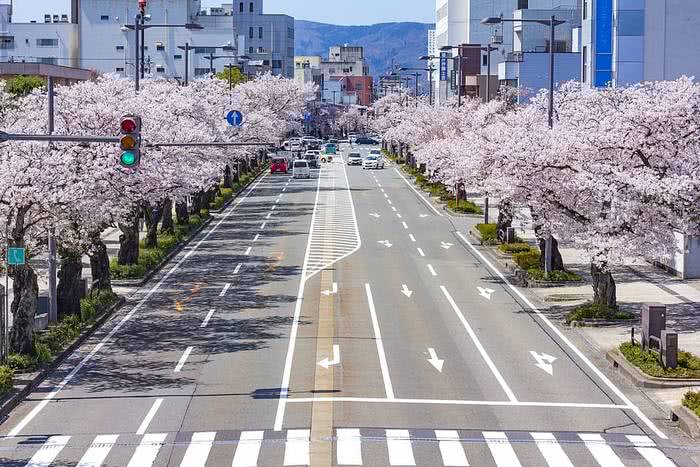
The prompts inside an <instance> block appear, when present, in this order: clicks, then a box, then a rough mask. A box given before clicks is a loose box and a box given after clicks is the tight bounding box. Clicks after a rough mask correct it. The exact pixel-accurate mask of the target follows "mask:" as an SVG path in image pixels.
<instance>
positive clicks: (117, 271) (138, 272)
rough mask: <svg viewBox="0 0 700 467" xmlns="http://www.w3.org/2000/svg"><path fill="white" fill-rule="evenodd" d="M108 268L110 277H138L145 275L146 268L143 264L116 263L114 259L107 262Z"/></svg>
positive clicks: (122, 278) (119, 278)
mask: <svg viewBox="0 0 700 467" xmlns="http://www.w3.org/2000/svg"><path fill="white" fill-rule="evenodd" d="M109 270H110V273H111V274H112V279H116V280H124V279H138V278H141V277H143V276H145V275H146V268H145V266H144V265H143V264H118V263H117V260H116V259H113V260H111V261H110V262H109Z"/></svg>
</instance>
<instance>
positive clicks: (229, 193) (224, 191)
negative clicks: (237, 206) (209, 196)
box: [219, 188, 233, 201]
mask: <svg viewBox="0 0 700 467" xmlns="http://www.w3.org/2000/svg"><path fill="white" fill-rule="evenodd" d="M219 191H220V192H221V197H222V198H224V200H226V201H228V200H230V199H231V198H233V188H221V189H220V190H219Z"/></svg>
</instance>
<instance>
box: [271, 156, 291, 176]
mask: <svg viewBox="0 0 700 467" xmlns="http://www.w3.org/2000/svg"><path fill="white" fill-rule="evenodd" d="M287 170H288V167H287V159H272V164H270V173H271V174H273V173H275V172H282V173H287Z"/></svg>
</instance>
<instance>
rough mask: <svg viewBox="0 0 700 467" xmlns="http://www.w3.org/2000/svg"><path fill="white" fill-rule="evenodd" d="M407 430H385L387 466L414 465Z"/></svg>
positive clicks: (414, 461)
mask: <svg viewBox="0 0 700 467" xmlns="http://www.w3.org/2000/svg"><path fill="white" fill-rule="evenodd" d="M410 436H411V435H410V434H409V433H408V430H386V445H387V449H388V450H389V464H391V465H416V460H415V459H414V458H413V449H412V448H411V438H410Z"/></svg>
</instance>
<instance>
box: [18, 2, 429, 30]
mask: <svg viewBox="0 0 700 467" xmlns="http://www.w3.org/2000/svg"><path fill="white" fill-rule="evenodd" d="M123 1H132V2H134V3H136V1H137V0H123ZM230 1H231V0H228V2H227V1H226V0H223V3H230ZM221 3H222V0H203V1H202V4H203V5H204V6H218V5H221ZM264 8H265V12H266V13H286V14H288V15H292V16H294V17H295V18H297V19H306V20H311V21H319V22H323V23H332V24H374V23H385V22H394V21H420V22H424V23H432V22H434V21H435V0H265V6H264ZM14 10H15V12H14V17H13V20H14V21H15V22H17V23H20V22H27V21H29V20H31V19H35V20H43V18H44V13H52V14H54V13H56V14H61V13H70V0H14Z"/></svg>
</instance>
